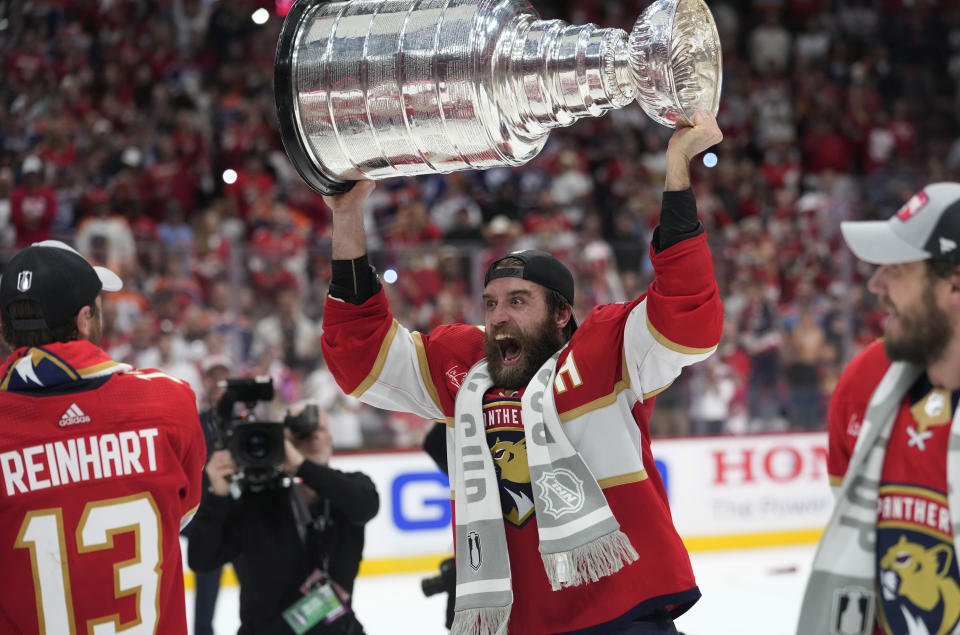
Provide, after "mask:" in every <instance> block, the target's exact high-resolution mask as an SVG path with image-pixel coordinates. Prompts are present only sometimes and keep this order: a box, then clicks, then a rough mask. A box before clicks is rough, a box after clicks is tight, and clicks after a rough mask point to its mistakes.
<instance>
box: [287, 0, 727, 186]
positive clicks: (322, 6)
mask: <svg viewBox="0 0 960 635" xmlns="http://www.w3.org/2000/svg"><path fill="white" fill-rule="evenodd" d="M720 73H721V56H720V38H719V36H718V35H717V28H716V25H715V24H714V21H713V16H712V15H711V14H710V10H709V9H708V8H707V6H706V5H705V4H704V2H703V0H655V1H654V2H653V4H651V5H650V6H649V7H648V8H647V9H646V10H645V11H644V12H643V15H641V16H640V18H639V19H638V20H637V23H636V25H635V26H634V28H633V32H632V33H631V34H630V35H629V36H628V35H627V33H626V32H625V31H623V30H621V29H602V28H599V27H597V26H596V25H593V24H586V25H582V26H581V25H570V24H567V23H566V22H563V21H561V20H541V19H539V16H538V15H537V13H536V11H535V10H534V9H533V8H532V7H531V6H530V5H529V4H528V3H527V2H526V1H525V0H348V1H341V2H327V1H322V0H298V1H297V2H296V3H295V4H294V5H293V7H292V8H291V10H290V13H289V14H288V15H287V17H286V20H285V22H284V24H283V29H282V31H281V34H280V41H279V44H278V45H277V58H276V64H275V79H274V89H275V94H276V95H275V96H276V102H277V113H278V116H279V119H280V130H281V135H282V138H283V143H284V146H285V148H286V151H287V155H288V156H289V157H290V159H291V161H292V162H293V164H294V166H296V168H297V171H298V172H299V173H300V175H301V176H302V177H303V178H304V180H305V181H306V182H307V183H309V184H310V186H311V187H313V188H314V189H315V190H317V191H318V192H320V193H322V194H338V193H342V192H345V191H347V190H349V189H350V187H351V186H352V184H353V181H356V180H359V179H385V178H389V177H393V176H409V175H414V174H426V173H431V172H441V173H446V172H452V171H454V170H469V169H484V168H490V167H493V166H501V165H521V164H523V163H526V162H527V161H529V160H530V159H532V158H533V157H534V156H536V154H537V153H538V152H539V151H540V150H541V149H542V148H543V145H544V144H545V143H546V140H547V135H548V134H549V132H550V129H551V128H556V127H559V126H568V125H570V124H571V123H573V122H574V121H576V120H577V119H580V118H581V117H588V116H589V117H599V116H601V115H603V114H604V113H606V112H607V111H608V110H610V109H612V108H622V107H624V106H626V105H627V104H629V103H631V102H632V101H634V100H637V101H639V102H640V105H641V106H642V107H643V109H644V111H645V112H646V113H647V114H648V115H649V116H650V117H652V118H653V119H655V120H656V121H658V122H659V123H661V124H663V125H665V126H671V127H672V126H674V125H676V123H677V122H678V121H679V122H685V121H688V120H689V118H690V117H691V116H692V115H693V113H694V112H695V111H696V110H698V109H701V108H702V109H708V110H710V111H712V112H713V113H716V112H717V107H718V105H719V102H720Z"/></svg>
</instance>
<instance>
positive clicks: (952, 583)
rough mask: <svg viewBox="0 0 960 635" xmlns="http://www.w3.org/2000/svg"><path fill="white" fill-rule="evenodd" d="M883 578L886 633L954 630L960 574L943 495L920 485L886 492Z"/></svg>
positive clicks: (881, 527)
mask: <svg viewBox="0 0 960 635" xmlns="http://www.w3.org/2000/svg"><path fill="white" fill-rule="evenodd" d="M877 575H878V578H879V580H878V581H879V588H878V591H879V593H880V599H879V601H878V607H877V608H878V620H879V623H880V626H881V628H882V629H883V632H884V633H887V634H888V635H893V634H894V633H909V634H913V633H917V634H920V633H923V634H924V635H927V634H929V635H942V634H947V633H951V632H953V628H954V626H955V625H956V624H957V623H958V621H960V585H958V580H960V575H958V569H957V559H956V554H955V553H954V549H953V533H952V527H951V524H950V514H949V509H948V508H947V500H946V498H945V497H944V496H943V495H942V494H940V493H938V492H935V491H933V490H928V489H926V488H922V487H916V486H910V487H907V486H900V485H886V486H883V487H881V488H880V502H879V516H878V522H877Z"/></svg>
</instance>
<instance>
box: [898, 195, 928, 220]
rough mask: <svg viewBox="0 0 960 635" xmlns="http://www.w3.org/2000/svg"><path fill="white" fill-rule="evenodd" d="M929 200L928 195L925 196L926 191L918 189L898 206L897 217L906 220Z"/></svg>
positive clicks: (914, 214)
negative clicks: (904, 202) (911, 196)
mask: <svg viewBox="0 0 960 635" xmlns="http://www.w3.org/2000/svg"><path fill="white" fill-rule="evenodd" d="M929 202H930V197H929V196H927V193H926V192H924V191H923V190H920V191H919V192H917V193H916V194H914V196H913V198H911V199H910V200H909V201H907V202H906V204H905V205H904V206H903V207H901V208H900V211H899V212H897V218H899V219H900V220H902V221H908V220H910V219H911V218H913V217H914V216H916V215H917V212H919V211H920V210H921V209H923V207H924V206H925V205H926V204H927V203H929Z"/></svg>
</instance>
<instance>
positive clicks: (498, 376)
mask: <svg viewBox="0 0 960 635" xmlns="http://www.w3.org/2000/svg"><path fill="white" fill-rule="evenodd" d="M562 346H563V334H562V332H561V331H560V329H558V328H557V325H556V320H555V318H554V317H553V316H551V315H550V314H549V313H548V314H547V315H545V316H544V317H543V319H542V320H541V321H540V322H537V323H535V324H534V325H533V327H532V328H530V329H528V330H527V331H524V330H523V329H521V328H520V327H519V326H517V325H516V324H502V325H499V326H495V327H490V328H487V331H486V335H484V338H483V351H484V353H485V354H486V356H487V368H488V370H489V371H490V377H491V378H492V379H493V384H494V385H495V386H498V387H500V388H508V389H511V390H515V389H517V388H522V387H523V386H526V385H527V384H528V383H529V382H530V380H531V379H533V376H534V374H535V373H536V372H537V370H538V369H539V368H540V367H541V366H543V364H544V362H546V361H547V360H548V359H550V357H551V356H552V355H553V354H554V353H556V352H557V351H558V350H560V348H561V347H562Z"/></svg>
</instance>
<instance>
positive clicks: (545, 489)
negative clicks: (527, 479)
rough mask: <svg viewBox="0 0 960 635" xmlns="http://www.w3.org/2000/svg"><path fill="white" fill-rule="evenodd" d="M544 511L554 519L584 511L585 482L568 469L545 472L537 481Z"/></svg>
mask: <svg viewBox="0 0 960 635" xmlns="http://www.w3.org/2000/svg"><path fill="white" fill-rule="evenodd" d="M537 487H538V488H539V490H540V491H539V495H540V499H541V500H542V501H543V502H544V507H543V511H544V513H546V514H550V515H551V516H553V517H554V518H560V517H561V516H563V515H564V514H575V513H576V512H578V511H580V510H581V509H583V503H584V495H583V481H581V480H580V479H579V478H577V477H576V475H574V473H573V472H571V471H570V470H568V469H566V468H562V467H561V468H557V469H555V470H550V471H547V472H544V473H543V474H541V475H540V478H538V479H537Z"/></svg>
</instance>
